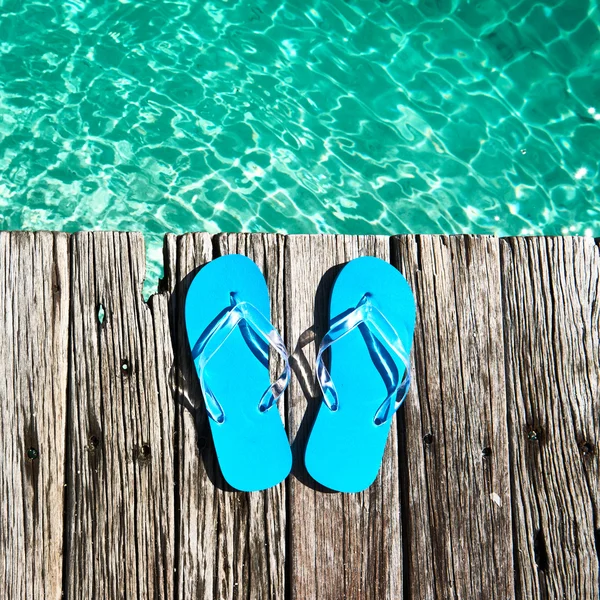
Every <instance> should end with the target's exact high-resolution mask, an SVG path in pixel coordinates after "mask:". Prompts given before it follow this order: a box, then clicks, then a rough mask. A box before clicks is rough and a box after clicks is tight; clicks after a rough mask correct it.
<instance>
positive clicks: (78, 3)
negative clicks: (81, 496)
mask: <svg viewBox="0 0 600 600" xmlns="http://www.w3.org/2000/svg"><path fill="white" fill-rule="evenodd" d="M599 58H600V14H599V11H598V8H597V7H596V6H595V3H590V2H589V1H588V0H563V1H562V2H559V1H556V0H551V1H550V2H535V1H532V0H523V1H521V2H518V3H513V2H504V1H503V2H486V1H484V2H478V3H464V2H461V3H459V2H455V1H451V0H437V1H436V2H430V1H423V2H419V3H412V2H386V1H384V0H380V1H379V2H373V1H372V0H327V2H325V1H324V0H323V1H318V0H309V2H308V3H307V2H300V0H286V1H282V0H277V1H274V0H263V1H261V2H250V1H249V0H237V1H235V2H231V1H229V2H226V1H223V0H213V1H211V2H191V0H180V1H166V0H162V1H154V0H141V1H138V2H127V1H125V0H121V2H119V3H99V2H97V1H96V0H68V1H66V2H63V3H60V4H59V3H51V4H49V3H41V2H34V1H31V0H5V1H4V2H3V3H2V9H1V11H0V228H1V229H21V228H23V229H62V230H67V231H73V230H78V229H134V230H141V231H143V232H144V233H145V234H146V237H147V239H148V242H149V259H150V260H149V271H150V272H149V279H150V281H155V280H156V277H157V275H158V271H159V268H160V267H159V263H160V245H161V236H162V234H163V233H164V232H165V231H175V232H183V231H189V230H207V231H211V232H214V231H223V230H229V231H231V230H236V231H259V230H261V231H280V232H289V233H298V232H310V233H316V232H339V233H380V234H386V233H402V232H424V233H425V232H428V233H440V232H445V233H455V232H473V233H495V234H500V235H507V234H526V233H535V234H541V233H544V234H566V233H577V234H586V235H596V236H598V235H600V212H599V209H598V203H597V201H596V199H597V197H598V192H599V189H600V175H599V169H598V157H599V156H600V135H599V134H600V100H599V98H600V70H599V69H598V64H600V63H599Z"/></svg>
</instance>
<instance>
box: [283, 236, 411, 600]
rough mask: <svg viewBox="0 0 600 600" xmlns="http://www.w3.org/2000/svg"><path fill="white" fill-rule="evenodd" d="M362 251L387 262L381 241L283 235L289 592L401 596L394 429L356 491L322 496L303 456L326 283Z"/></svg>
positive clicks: (315, 398) (324, 322)
mask: <svg viewBox="0 0 600 600" xmlns="http://www.w3.org/2000/svg"><path fill="white" fill-rule="evenodd" d="M362 255H374V256H379V257H380V258H383V259H385V260H388V259H389V244H388V238H382V237H374V236H305V235H303V236H289V237H288V238H287V246H286V264H285V279H286V298H285V312H286V322H287V325H286V333H287V339H288V340H289V345H290V349H291V350H293V369H294V377H293V378H292V382H291V385H290V388H289V392H288V395H287V396H288V407H287V410H288V422H289V428H290V432H291V436H292V438H293V439H294V442H293V455H294V462H295V466H294V471H293V472H294V475H293V476H292V477H291V478H290V479H289V483H288V495H289V500H288V506H289V510H288V523H289V538H288V539H289V542H288V543H289V545H288V564H289V587H290V589H289V595H290V598H299V599H302V600H308V599H313V598H318V599H319V600H326V599H328V598H331V599H335V600H339V599H340V598H348V599H354V598H361V599H369V598H373V599H377V600H383V599H386V598H390V599H394V600H397V599H398V598H401V597H402V573H403V569H402V540H401V533H400V499H399V483H398V447H397V434H396V428H395V427H393V428H392V432H391V435H390V438H389V441H388V445H387V447H386V451H385V455H384V459H383V465H382V469H381V472H380V474H379V476H378V478H377V480H376V481H375V483H374V484H373V485H372V486H371V487H370V488H369V489H368V490H366V491H364V492H361V493H360V494H337V493H329V492H326V491H324V490H322V489H320V488H319V486H318V485H317V484H316V483H315V482H314V481H312V480H311V479H310V478H309V476H308V474H307V472H306V469H305V467H304V462H303V456H304V449H305V447H306V441H307V438H308V434H309V433H310V427H311V424H312V422H313V420H314V416H315V414H316V410H317V409H318V406H319V403H320V401H321V396H320V391H319V389H318V385H317V383H316V381H315V375H314V362H315V359H316V350H317V348H318V344H319V343H320V340H321V338H322V336H323V335H324V333H325V331H326V330H327V326H328V318H329V311H328V304H329V294H330V291H331V286H332V284H333V281H334V277H335V274H336V273H337V272H338V271H339V268H340V266H341V265H342V264H343V263H345V262H347V261H349V260H351V259H352V258H356V257H358V256H362Z"/></svg>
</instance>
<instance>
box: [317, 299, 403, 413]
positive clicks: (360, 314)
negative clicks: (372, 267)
mask: <svg viewBox="0 0 600 600" xmlns="http://www.w3.org/2000/svg"><path fill="white" fill-rule="evenodd" d="M361 324H364V325H365V326H366V327H367V330H368V332H369V333H370V334H371V335H373V336H374V337H375V338H377V339H378V340H379V341H380V342H382V343H383V345H384V347H387V348H388V349H389V350H390V351H391V352H393V353H394V354H395V355H396V356H397V357H398V358H399V359H400V360H401V361H402V364H403V365H404V367H405V369H404V375H403V377H402V379H400V377H399V373H398V369H397V368H396V364H395V363H394V362H392V361H391V356H390V355H389V354H387V353H385V354H384V353H382V352H381V351H380V350H379V349H378V348H377V345H375V344H374V345H373V347H372V350H373V352H374V354H375V360H376V361H377V363H378V366H380V367H381V368H382V369H383V370H384V372H385V377H384V379H386V380H388V381H386V387H387V388H388V395H387V398H386V399H385V400H384V401H383V402H382V404H381V405H380V406H379V408H378V409H377V412H376V413H375V415H374V417H373V420H374V422H375V424H376V425H381V424H383V423H384V422H385V421H386V420H387V419H388V418H389V417H391V416H392V415H393V414H394V413H395V412H396V411H397V410H398V408H399V407H400V405H401V404H402V402H404V399H405V398H406V394H407V393H408V389H409V387H410V364H409V360H408V353H407V352H406V349H405V348H404V344H403V343H402V341H401V339H400V336H399V335H398V333H397V331H396V330H395V329H394V327H393V326H392V324H391V323H390V322H389V321H388V320H387V318H386V317H385V315H384V314H383V313H382V312H381V311H380V310H379V309H378V308H377V306H376V305H375V304H374V302H373V300H372V298H371V294H365V295H364V296H363V297H362V299H361V301H360V302H359V303H358V305H357V306H356V308H355V309H354V310H352V311H351V312H349V313H348V314H346V315H342V316H340V317H339V318H337V319H336V320H334V321H333V323H332V324H331V327H330V329H329V331H328V332H327V333H326V334H325V336H324V337H323V341H322V342H321V345H320V347H319V353H318V355H317V379H318V381H319V385H320V386H321V390H322V391H323V400H324V402H325V404H326V405H327V407H328V408H329V410H331V411H336V410H338V408H339V399H338V394H337V391H336V389H335V385H334V383H333V381H332V379H331V375H330V374H329V371H328V370H327V367H326V366H325V363H324V361H323V353H324V352H325V351H326V350H327V349H328V348H329V347H330V346H331V345H332V344H334V343H335V342H337V341H338V340H341V339H342V338H343V337H344V336H345V335H347V334H348V333H350V332H351V331H352V330H353V329H355V328H356V327H358V326H359V325H361ZM392 405H393V409H392V410H391V411H390V408H391V407H392Z"/></svg>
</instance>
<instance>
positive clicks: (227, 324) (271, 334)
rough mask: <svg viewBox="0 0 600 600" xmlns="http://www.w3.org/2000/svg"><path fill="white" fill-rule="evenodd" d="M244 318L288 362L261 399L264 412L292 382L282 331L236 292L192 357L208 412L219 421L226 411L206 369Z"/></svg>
mask: <svg viewBox="0 0 600 600" xmlns="http://www.w3.org/2000/svg"><path fill="white" fill-rule="evenodd" d="M242 322H245V323H246V324H247V325H249V326H250V327H251V328H252V330H253V331H254V332H256V333H257V334H259V336H260V337H262V338H263V339H264V340H265V341H266V342H268V343H269V345H270V346H272V347H273V348H275V350H276V351H277V352H278V353H279V354H280V355H281V357H282V358H283V360H284V363H285V367H284V370H283V372H282V373H281V375H280V376H279V377H278V378H277V380H276V381H275V383H273V384H271V385H270V386H269V387H268V388H267V389H266V390H265V393H264V394H263V396H262V398H261V399H260V402H259V403H258V409H259V410H260V411H261V412H266V411H267V410H269V409H270V408H271V407H272V406H273V405H275V404H276V403H277V400H278V399H279V397H280V396H281V394H283V392H284V390H285V388H286V387H287V386H288V383H289V382H290V376H291V370H290V363H289V356H288V352H287V350H286V347H285V344H284V343H283V340H282V339H281V336H280V335H279V332H278V331H277V329H276V328H275V326H274V325H273V324H272V323H270V322H269V320H268V319H267V318H266V317H265V316H264V315H263V314H262V313H261V312H260V311H259V310H258V309H257V308H256V307H255V306H254V305H253V304H250V302H245V301H242V302H240V301H239V300H238V298H237V294H236V293H232V294H231V306H230V307H229V308H228V309H227V310H226V311H225V314H224V315H223V316H222V317H221V318H220V319H218V320H217V321H216V323H215V324H214V325H212V326H209V327H207V329H205V330H204V332H203V333H202V334H201V335H200V337H199V338H198V341H197V342H196V343H195V344H194V347H193V348H192V358H193V359H194V363H196V367H197V369H198V378H199V379H200V385H201V387H202V393H203V394H204V400H205V402H206V409H207V412H208V415H209V416H210V418H211V419H213V420H214V421H216V422H217V423H219V424H221V423H224V422H225V413H224V411H223V408H222V407H221V404H220V403H219V401H218V400H217V398H216V396H215V395H214V393H213V392H212V390H211V389H210V386H209V385H208V382H207V381H206V379H205V377H204V370H205V369H206V365H207V364H208V363H209V362H210V360H211V358H213V356H215V354H216V353H217V352H218V351H219V350H220V348H221V347H222V346H223V344H224V343H225V342H226V340H227V339H228V338H229V336H230V335H231V334H232V333H233V331H234V330H235V328H236V327H237V326H238V325H240V324H241V323H242ZM248 337H250V336H248ZM247 341H248V343H250V344H252V345H253V346H255V347H256V349H257V350H258V351H259V352H261V353H262V354H263V355H264V356H265V358H266V359H267V360H268V353H265V352H264V349H263V348H261V347H260V346H258V345H257V344H256V341H255V340H252V339H251V337H250V339H249V340H248V339H247Z"/></svg>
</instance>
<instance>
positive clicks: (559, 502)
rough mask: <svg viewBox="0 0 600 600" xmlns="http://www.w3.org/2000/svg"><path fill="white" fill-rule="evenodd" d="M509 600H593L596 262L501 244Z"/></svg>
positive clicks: (540, 246) (572, 247) (536, 243)
mask: <svg viewBox="0 0 600 600" xmlns="http://www.w3.org/2000/svg"><path fill="white" fill-rule="evenodd" d="M501 248H502V273H503V296H504V308H505V322H506V327H505V339H506V365H507V369H506V373H507V389H508V408H509V411H508V416H509V427H510V440H511V453H512V460H513V469H512V477H513V503H514V520H515V527H514V529H515V544H516V553H515V556H516V557H517V560H516V568H517V584H518V587H517V597H518V598H578V599H582V600H585V599H589V600H592V598H593V599H595V600H596V599H597V598H598V595H599V589H598V575H599V574H598V554H597V553H598V552H599V550H600V549H598V548H596V547H595V545H594V530H595V529H598V527H599V526H598V519H599V513H598V500H599V498H598V485H599V480H598V451H597V449H598V439H599V434H600V431H599V423H600V417H599V415H600V398H599V397H598V378H599V369H600V367H599V365H600V362H599V357H598V352H599V339H598V337H599V335H598V333H599V323H598V311H599V304H600V303H599V302H598V300H599V288H598V275H599V269H600V257H599V253H598V248H597V247H596V246H595V244H594V241H593V240H591V239H585V238H546V239H544V238H512V239H506V240H502V241H501Z"/></svg>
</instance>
